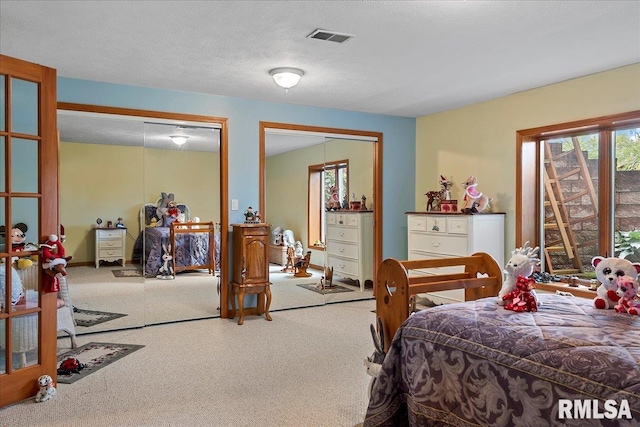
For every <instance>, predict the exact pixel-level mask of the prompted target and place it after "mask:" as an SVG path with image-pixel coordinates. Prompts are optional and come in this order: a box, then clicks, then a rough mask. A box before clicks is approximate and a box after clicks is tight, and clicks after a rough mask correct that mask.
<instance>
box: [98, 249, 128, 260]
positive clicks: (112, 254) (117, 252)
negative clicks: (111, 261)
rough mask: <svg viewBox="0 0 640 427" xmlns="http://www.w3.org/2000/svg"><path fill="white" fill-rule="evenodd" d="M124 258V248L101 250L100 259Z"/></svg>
mask: <svg viewBox="0 0 640 427" xmlns="http://www.w3.org/2000/svg"><path fill="white" fill-rule="evenodd" d="M123 256H124V251H123V250H122V248H119V249H100V258H101V259H106V258H118V259H120V258H122V257H123Z"/></svg>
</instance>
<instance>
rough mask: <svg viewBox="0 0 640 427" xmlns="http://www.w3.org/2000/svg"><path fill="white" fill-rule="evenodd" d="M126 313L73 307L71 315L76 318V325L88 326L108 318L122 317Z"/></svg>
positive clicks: (105, 320) (106, 320)
mask: <svg viewBox="0 0 640 427" xmlns="http://www.w3.org/2000/svg"><path fill="white" fill-rule="evenodd" d="M124 316H126V314H122V313H109V312H106V311H93V310H84V309H82V308H77V307H74V308H73V317H74V319H76V324H77V325H78V326H84V327H87V328H88V327H90V326H95V325H98V324H100V323H104V322H108V321H109V320H113V319H117V318H119V317H124Z"/></svg>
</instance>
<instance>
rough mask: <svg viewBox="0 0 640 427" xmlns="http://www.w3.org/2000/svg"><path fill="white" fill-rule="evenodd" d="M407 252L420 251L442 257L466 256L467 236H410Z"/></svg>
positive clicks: (418, 234) (426, 234)
mask: <svg viewBox="0 0 640 427" xmlns="http://www.w3.org/2000/svg"><path fill="white" fill-rule="evenodd" d="M409 242H410V247H409V251H410V252H411V251H412V250H415V249H417V250H421V251H424V252H435V253H439V254H444V255H455V256H466V255H467V236H465V235H453V234H442V235H440V234H428V233H425V234H421V233H414V234H411V236H410V239H409Z"/></svg>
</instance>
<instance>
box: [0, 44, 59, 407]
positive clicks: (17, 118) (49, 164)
mask: <svg viewBox="0 0 640 427" xmlns="http://www.w3.org/2000/svg"><path fill="white" fill-rule="evenodd" d="M56 101H57V100H56V70H54V69H52V68H48V67H43V66H40V65H38V64H33V63H30V62H25V61H22V60H19V59H15V58H11V57H8V56H4V55H0V165H1V168H0V226H2V227H3V228H2V230H3V232H2V233H0V299H1V301H0V407H3V406H6V405H9V404H11V403H14V402H17V401H20V400H23V399H26V398H28V397H31V396H35V394H36V392H37V390H38V387H37V379H38V377H39V376H40V375H43V374H48V375H50V376H51V377H53V378H54V380H55V379H56V366H57V363H56V342H57V339H56V329H57V328H56V321H57V320H56V319H57V317H56V293H55V292H48V289H45V287H44V286H43V280H42V279H43V277H42V276H43V272H42V269H41V268H35V269H32V270H30V271H31V273H32V274H26V273H25V271H27V270H26V268H25V264H28V263H29V262H30V263H31V265H32V267H33V266H34V265H35V266H38V265H39V253H38V251H37V244H38V243H40V242H44V241H45V240H46V239H45V236H48V235H50V234H59V232H58V223H59V222H58V217H59V214H58V140H57V130H56V129H57V126H56ZM20 223H21V224H25V225H27V227H28V230H27V231H26V233H24V234H25V239H24V243H34V244H35V245H36V247H35V248H34V247H33V246H32V247H29V246H27V247H25V248H24V249H26V250H20V249H22V248H20V247H19V246H14V245H13V244H12V238H11V235H12V229H14V231H15V230H20V229H22V228H24V227H22V226H21V227H20V228H19V227H15V226H16V225H17V224H20ZM14 227H15V228H14ZM30 248H31V249H35V250H29V249H30Z"/></svg>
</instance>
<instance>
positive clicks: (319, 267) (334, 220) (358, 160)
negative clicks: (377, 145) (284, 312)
mask: <svg viewBox="0 0 640 427" xmlns="http://www.w3.org/2000/svg"><path fill="white" fill-rule="evenodd" d="M373 153H374V142H372V141H370V140H369V141H367V140H357V139H344V138H341V137H338V136H334V135H329V134H318V133H314V132H303V131H295V132H292V131H286V130H283V129H266V130H265V211H266V213H267V220H266V221H267V222H268V223H269V224H271V226H272V228H271V232H272V235H271V245H270V259H269V261H270V281H271V283H272V286H271V292H272V294H273V297H272V304H271V310H272V311H273V310H278V309H287V308H294V307H306V306H314V305H323V304H327V303H330V302H337V301H350V300H356V299H365V298H371V297H372V283H368V282H367V285H369V286H368V288H366V287H365V281H366V280H367V279H368V280H371V279H372V278H373V275H372V274H368V273H365V271H366V269H367V268H369V269H370V270H371V272H372V271H373V270H372V268H373V267H372V266H373V249H372V248H373V222H372V213H371V212H368V213H367V212H364V211H362V212H360V210H359V208H358V210H353V211H350V210H349V209H350V204H349V202H351V201H352V200H351V199H353V198H355V196H353V195H350V194H351V192H353V193H354V194H359V196H358V197H357V198H358V201H360V203H361V201H362V197H361V196H362V195H367V196H366V197H367V198H370V197H371V196H370V195H372V194H373V161H374V159H373ZM351 206H352V207H354V205H351ZM367 214H369V215H370V216H371V220H366V219H363V218H364V216H366V215H367ZM347 218H352V220H349V221H347ZM341 221H342V222H343V223H342V224H340V223H339V222H341ZM347 222H348V223H349V225H347ZM336 224H337V225H336ZM354 226H355V228H356V229H355V231H354V230H353V229H352V228H353V227H354ZM360 226H361V227H363V230H366V232H364V235H366V236H367V237H366V239H365V240H362V239H363V238H362V237H359V233H360V232H361V230H360V228H359V227H360ZM345 233H346V234H345ZM345 235H346V237H344V236H345ZM344 239H346V240H344ZM367 245H368V249H367V248H365V247H367ZM361 248H362V249H363V250H364V253H361ZM365 260H366V261H365ZM361 261H363V262H364V263H365V264H366V265H360V262H361ZM361 273H362V274H361ZM360 279H362V281H361V280H360ZM360 285H362V287H361V286H360Z"/></svg>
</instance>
